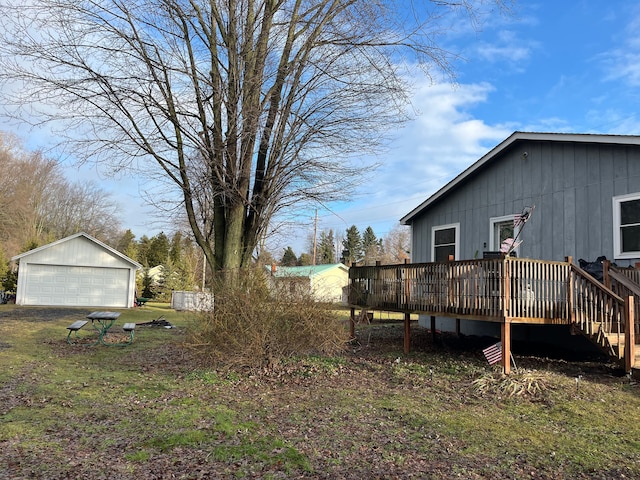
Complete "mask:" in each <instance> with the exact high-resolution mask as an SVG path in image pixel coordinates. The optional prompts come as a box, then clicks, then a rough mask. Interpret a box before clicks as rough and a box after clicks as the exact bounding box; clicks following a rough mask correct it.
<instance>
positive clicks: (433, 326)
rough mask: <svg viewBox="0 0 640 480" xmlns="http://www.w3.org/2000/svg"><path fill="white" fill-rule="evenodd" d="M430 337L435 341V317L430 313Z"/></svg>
mask: <svg viewBox="0 0 640 480" xmlns="http://www.w3.org/2000/svg"><path fill="white" fill-rule="evenodd" d="M431 339H432V340H433V341H434V342H435V341H436V317H435V316H433V315H431Z"/></svg>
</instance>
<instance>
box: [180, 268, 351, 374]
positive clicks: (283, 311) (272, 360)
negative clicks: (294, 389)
mask: <svg viewBox="0 0 640 480" xmlns="http://www.w3.org/2000/svg"><path fill="white" fill-rule="evenodd" d="M226 280H227V281H225V282H224V283H223V284H220V285H219V286H218V288H217V290H216V303H215V309H214V311H212V312H205V313H203V314H202V315H200V317H199V319H198V321H197V322H195V324H194V327H193V329H192V330H191V335H190V338H189V341H188V343H189V345H190V346H192V347H193V348H194V349H195V350H196V351H197V352H198V353H199V354H200V355H201V357H202V358H204V359H206V360H207V361H208V362H211V363H213V364H217V365H228V366H233V367H253V368H255V367H265V366H267V367H268V366H273V365H274V364H276V363H279V362H281V361H282V360H283V359H285V358H287V357H291V356H296V355H307V354H334V353H336V352H339V351H340V350H342V349H343V348H344V345H345V344H346V341H347V339H348V333H347V331H346V329H345V328H344V326H343V325H342V324H341V322H340V321H339V318H338V316H337V315H336V313H335V311H334V310H333V309H332V307H331V306H330V305H326V304H322V303H319V302H317V301H315V300H314V299H313V298H312V296H311V293H310V292H306V291H301V289H294V290H293V291H289V290H283V289H279V290H278V294H277V296H276V295H273V294H272V292H271V290H270V288H269V285H268V278H266V276H265V275H264V274H263V273H262V272H260V271H251V272H243V273H238V274H237V276H234V277H233V279H231V280H230V279H229V277H226Z"/></svg>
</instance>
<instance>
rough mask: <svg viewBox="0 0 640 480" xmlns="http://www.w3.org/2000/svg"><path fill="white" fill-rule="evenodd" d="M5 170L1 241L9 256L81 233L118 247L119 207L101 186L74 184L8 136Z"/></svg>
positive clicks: (0, 186) (0, 153)
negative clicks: (116, 240)
mask: <svg viewBox="0 0 640 480" xmlns="http://www.w3.org/2000/svg"><path fill="white" fill-rule="evenodd" d="M0 169H2V171H3V172H5V175H4V176H3V179H2V182H0V242H2V244H3V245H4V249H5V251H6V253H7V255H8V256H9V257H11V256H13V255H15V254H17V253H19V252H20V251H23V250H24V249H25V248H27V247H30V246H34V245H43V244H45V243H47V242H49V241H53V240H58V239H60V238H62V237H65V236H68V235H71V234H74V233H77V232H79V231H84V232H87V233H89V234H91V235H93V236H95V237H96V238H99V239H100V240H102V241H105V242H107V243H109V244H114V243H115V242H114V239H115V238H116V236H119V230H120V223H119V221H118V219H117V213H118V205H117V204H115V203H114V202H113V201H112V200H111V198H110V196H109V194H108V192H106V191H104V190H102V189H101V188H100V187H99V186H97V185H95V184H94V183H91V182H88V183H83V184H80V183H72V182H70V181H69V180H67V179H66V178H65V176H64V174H63V171H62V168H61V167H60V165H59V164H58V162H56V161H55V160H53V159H50V158H47V157H46V156H44V155H43V154H42V153H40V152H29V151H27V150H25V149H24V147H23V146H22V145H21V144H20V143H19V141H18V139H17V138H15V137H14V136H12V135H8V134H6V133H2V132H0Z"/></svg>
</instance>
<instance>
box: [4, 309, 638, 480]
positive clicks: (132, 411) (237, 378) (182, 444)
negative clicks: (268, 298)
mask: <svg viewBox="0 0 640 480" xmlns="http://www.w3.org/2000/svg"><path fill="white" fill-rule="evenodd" d="M13 309H15V310H16V312H15V318H13V317H12V316H11V312H12V310H13ZM24 312H25V310H24V309H20V308H19V307H15V306H10V305H3V306H0V315H3V316H2V317H1V319H0V452H1V453H0V472H5V473H4V475H5V476H7V477H8V478H43V479H44V478H47V479H52V478H74V477H81V478H132V477H141V478H145V477H153V476H156V477H158V478H162V476H163V475H164V476H175V477H177V478H199V477H205V478H246V477H255V478H286V477H289V476H292V477H293V476H304V477H307V478H309V477H310V478H313V477H314V475H316V474H317V475H318V476H320V477H322V476H327V475H328V476H329V477H334V478H344V477H350V476H351V477H353V478H356V477H359V478H374V477H375V478H402V477H403V476H405V475H407V474H408V473H413V474H415V475H417V476H418V477H420V478H444V479H449V478H483V479H484V478H488V479H494V478H495V479H498V478H558V479H574V478H577V479H586V478H594V479H595V478H607V479H609V478H621V477H622V475H625V476H626V478H640V387H638V386H637V385H636V384H635V383H629V381H628V380H627V379H626V378H624V377H623V378H617V377H614V376H613V375H611V371H609V370H607V369H606V368H604V367H602V366H598V365H595V366H594V365H591V364H584V365H570V364H567V363H558V364H557V365H554V364H553V363H548V364H546V365H547V366H548V368H547V369H544V368H539V369H536V368H533V367H535V365H534V366H533V367H531V366H530V367H531V368H527V367H526V364H527V359H518V364H519V365H520V366H523V365H524V368H522V371H521V372H520V373H514V374H513V375H511V376H510V377H503V376H501V375H500V374H498V373H497V372H496V371H495V370H494V369H493V368H492V367H488V366H487V365H486V362H484V361H483V360H482V359H481V358H479V356H478V355H474V352H470V353H469V352H467V353H464V352H463V353H460V352H452V351H438V350H437V348H436V347H435V346H433V345H431V346H428V347H425V348H423V349H421V350H416V351H414V352H412V353H411V354H410V355H406V356H405V355H403V354H402V353H401V352H402V342H401V341H399V342H398V344H397V349H395V350H394V349H393V348H391V349H382V350H381V351H380V352H375V351H373V350H372V351H367V350H366V349H363V351H362V353H356V354H353V353H352V352H347V353H345V354H343V355H336V356H333V357H323V356H318V355H316V356H310V357H292V358H290V359H287V360H286V361H285V362H282V363H281V364H279V365H276V366H274V367H273V368H272V369H268V370H264V371H259V372H257V371H243V370H238V371H233V370H228V369H224V370H223V369H220V370H216V369H214V368H211V367H207V366H206V365H201V364H200V363H199V362H198V360H197V358H196V357H194V356H193V355H192V352H191V350H190V349H189V348H188V346H185V345H184V344H183V342H184V339H185V338H187V337H188V336H187V335H185V332H186V330H187V328H188V326H189V325H190V324H191V323H192V322H196V321H198V320H197V317H195V316H193V315H190V314H188V313H179V312H174V311H172V310H170V309H168V308H167V307H166V306H164V305H154V304H148V305H147V306H146V307H144V308H142V309H136V310H124V311H122V315H121V318H120V319H119V322H118V324H122V323H124V322H136V323H140V322H144V321H148V320H151V319H153V318H157V317H158V316H159V315H164V316H165V318H167V320H169V321H170V322H171V323H172V324H174V325H175V326H176V328H174V329H163V328H145V327H138V329H137V330H138V331H137V333H136V340H135V342H134V343H133V344H132V345H130V346H127V347H105V346H96V347H85V346H70V345H67V344H66V342H65V338H66V326H67V325H69V324H70V323H71V322H72V321H74V320H77V319H78V315H75V314H74V313H73V312H72V313H70V314H69V315H68V316H65V317H62V318H57V319H55V320H41V321H35V320H34V321H24V320H23V321H19V320H18V317H19V316H21V315H24ZM388 328H389V327H387V326H384V327H383V326H377V327H374V331H373V333H374V335H373V337H372V344H374V345H375V344H376V342H378V341H379V340H377V337H376V336H375V335H376V333H380V332H382V331H383V329H387V330H388ZM376 329H377V330H376ZM577 375H581V376H582V379H581V381H580V382H577V381H576V378H577ZM1 476H2V474H0V477H1ZM325 478H326V477H325Z"/></svg>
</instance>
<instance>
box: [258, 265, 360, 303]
mask: <svg viewBox="0 0 640 480" xmlns="http://www.w3.org/2000/svg"><path fill="white" fill-rule="evenodd" d="M265 268H266V269H267V270H269V271H270V278H271V285H272V288H273V289H275V290H276V291H278V290H280V289H286V290H287V291H288V292H293V291H298V292H310V293H311V295H312V296H313V298H314V299H315V300H318V301H321V302H332V303H339V302H342V301H343V291H344V290H345V289H346V287H347V286H348V285H349V268H348V267H347V266H346V265H343V264H342V263H331V264H326V265H308V266H303V267H280V266H276V265H272V266H271V267H265Z"/></svg>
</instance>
